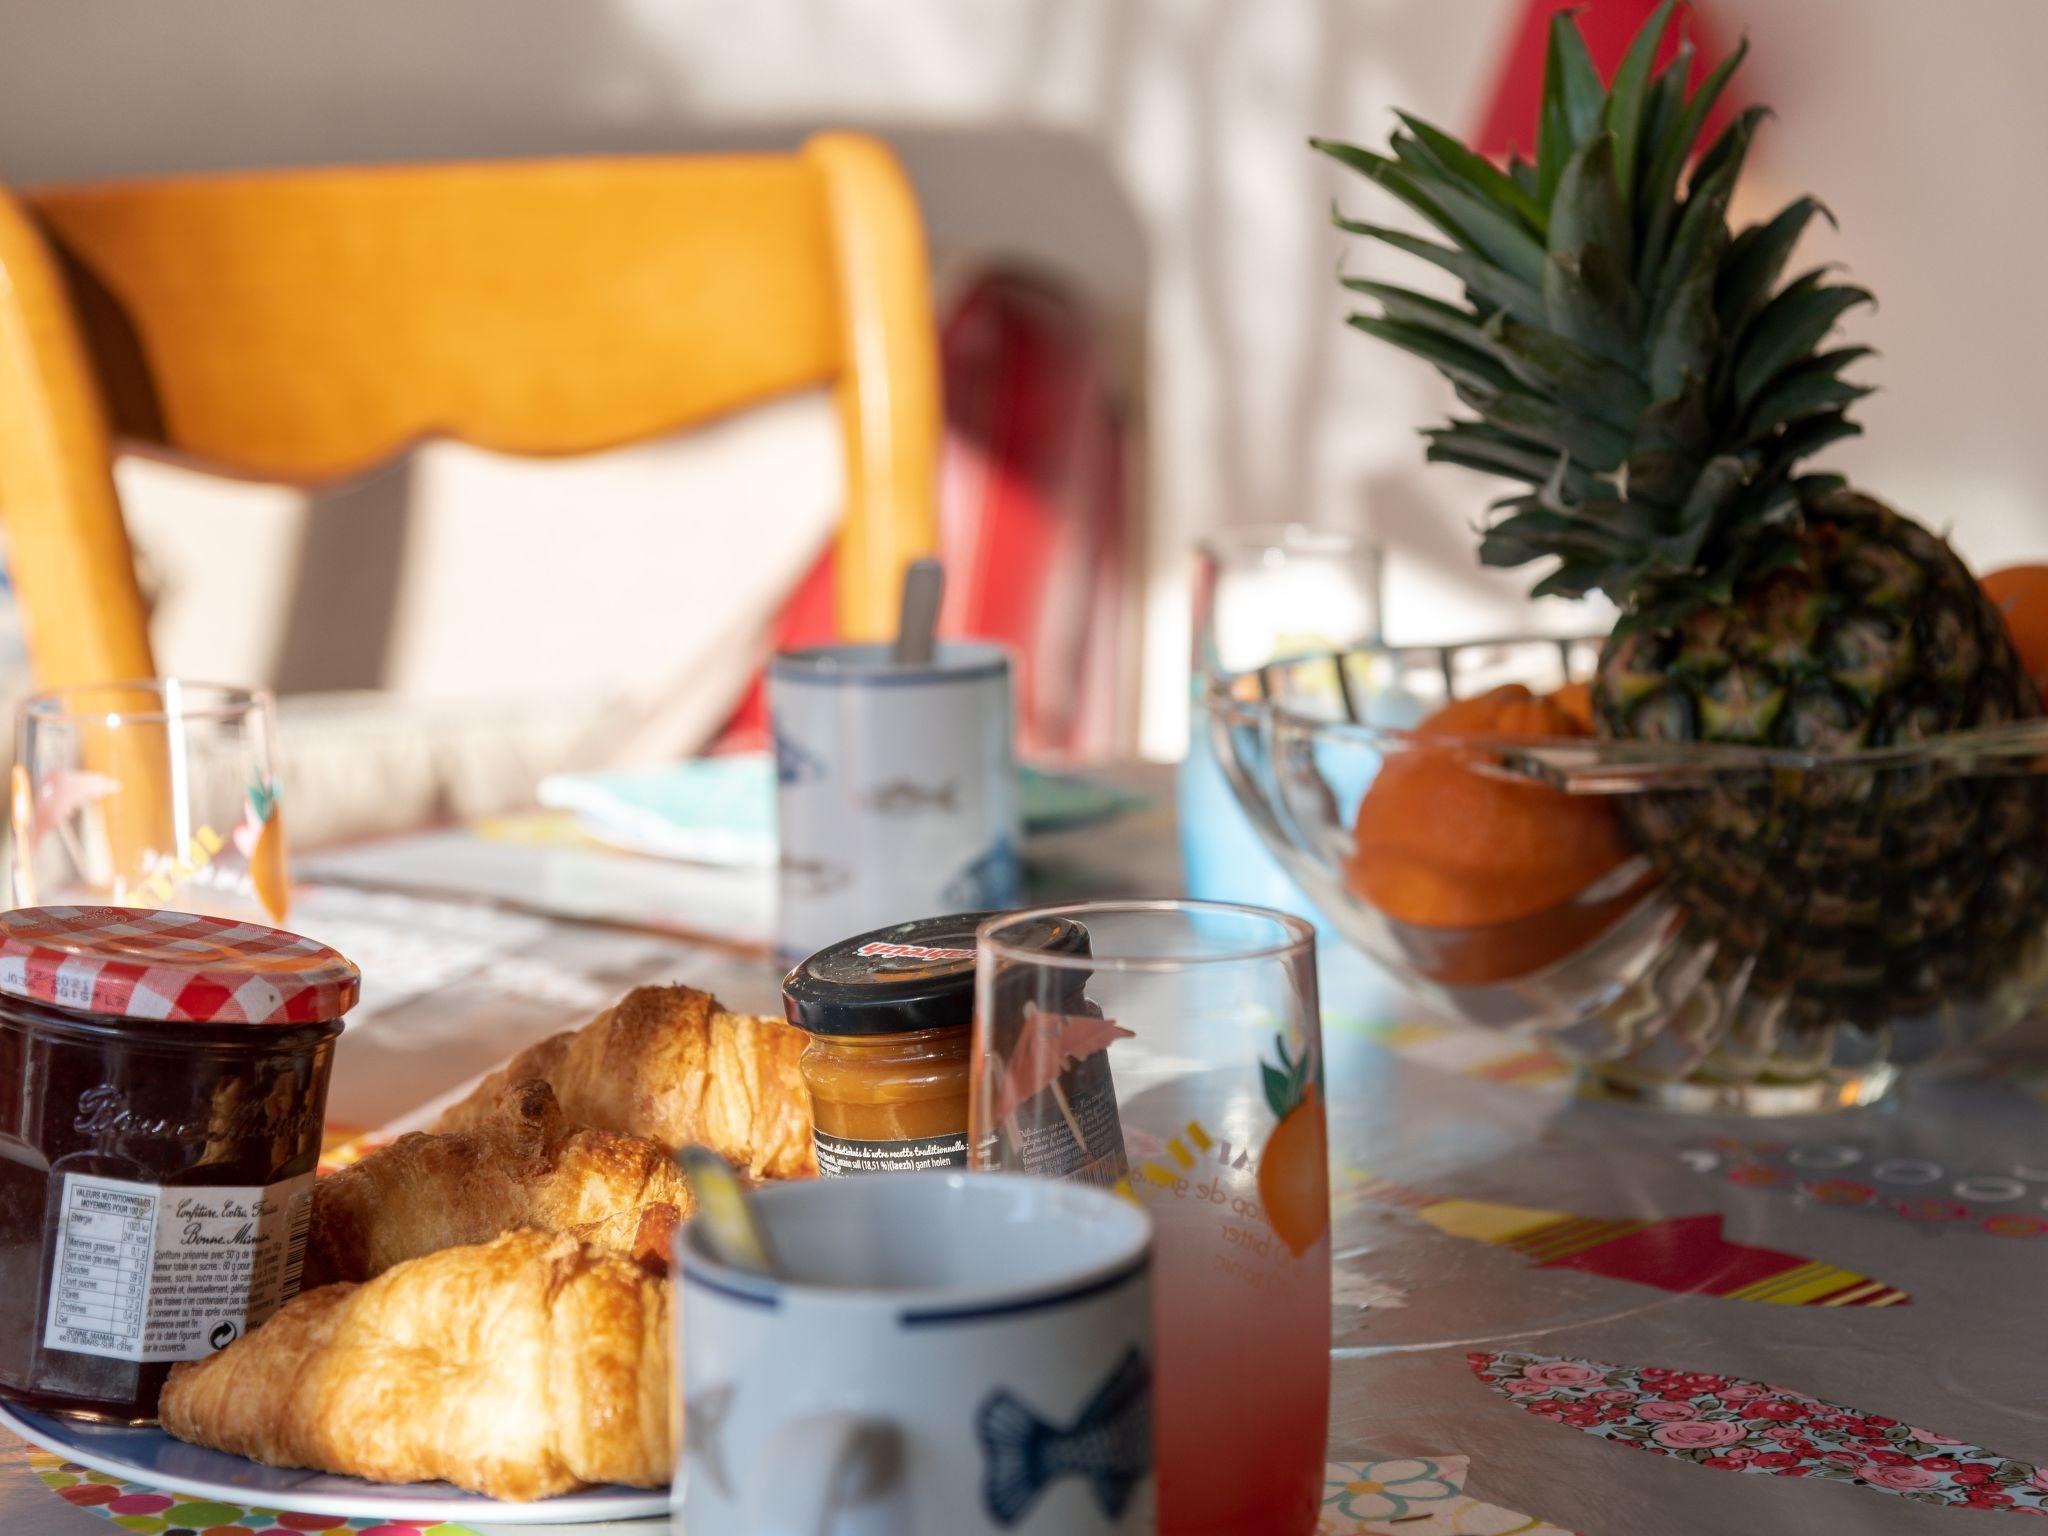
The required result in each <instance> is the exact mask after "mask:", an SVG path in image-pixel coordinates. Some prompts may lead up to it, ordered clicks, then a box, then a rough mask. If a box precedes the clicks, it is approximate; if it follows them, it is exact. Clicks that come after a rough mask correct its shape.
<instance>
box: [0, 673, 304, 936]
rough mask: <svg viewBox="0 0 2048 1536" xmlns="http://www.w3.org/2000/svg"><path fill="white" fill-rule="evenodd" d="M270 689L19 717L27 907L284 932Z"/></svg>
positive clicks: (116, 695)
mask: <svg viewBox="0 0 2048 1536" xmlns="http://www.w3.org/2000/svg"><path fill="white" fill-rule="evenodd" d="M273 717H274V709H273V706H272V704H271V699H270V695H269V694H268V693H267V692H265V691H263V690H262V689H256V688H231V687H226V686H223V685H220V684H216V683H193V682H185V681H182V680H180V679H178V678H154V679H150V680H147V681H140V682H129V683H103V684H93V685H89V686H84V687H77V688H61V689H57V690H55V691H53V692H49V693H41V694H37V695H35V696H34V697H32V698H30V699H29V700H28V701H27V702H26V703H24V704H23V705H22V709H21V716H20V722H19V733H18V738H17V741H16V754H15V762H14V775H13V793H12V801H13V813H12V819H13V831H14V848H13V854H14V857H13V862H12V872H11V884H12V889H13V899H14V904H15V905H16V906H50V905H80V904H86V905H90V904H101V905H107V906H118V907H168V908H172V909H175V910H178V911H184V912H199V913H203V914H205V915H207V916H211V917H229V918H238V919H243V920H246V921H250V922H261V923H282V922H283V921H284V920H285V918H286V916H287V915H288V913H289V911H290V907H291V883H290V880H289V877H288V874H287V861H286V853H285V836H284V820H283V817H282V815H281V814H280V811H279V806H278V792H277V734H276V726H275V724H274V718H273Z"/></svg>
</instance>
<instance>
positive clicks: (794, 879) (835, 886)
mask: <svg viewBox="0 0 2048 1536" xmlns="http://www.w3.org/2000/svg"><path fill="white" fill-rule="evenodd" d="M782 874H783V879H784V880H785V881H786V882H787V884H788V887H789V888H790V889H791V890H794V891H798V892H800V893H801V894H803V895H805V896H811V897H816V896H829V895H831V894H832V892H834V891H838V890H844V889H845V888H846V887H847V886H849V885H851V884H853V871H852V870H850V869H848V868H847V867H846V866H845V865H843V864H828V863H826V862H825V861H824V860H823V859H790V858H785V859H784V860H783V861H782Z"/></svg>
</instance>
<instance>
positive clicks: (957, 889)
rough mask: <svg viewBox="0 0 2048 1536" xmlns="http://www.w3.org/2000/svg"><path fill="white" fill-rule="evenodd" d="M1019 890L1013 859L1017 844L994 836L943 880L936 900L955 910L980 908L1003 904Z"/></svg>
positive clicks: (1020, 881) (1019, 874) (1019, 879)
mask: <svg viewBox="0 0 2048 1536" xmlns="http://www.w3.org/2000/svg"><path fill="white" fill-rule="evenodd" d="M1022 893H1023V879H1022V871H1021V869H1020V868H1019V866H1018V862H1017V845H1016V844H1015V843H1013V842H1012V841H1010V839H1009V838H1007V837H1002V838H998V839H996V841H995V842H993V843H991V844H990V845H989V846H988V847H987V848H986V849H984V850H983V851H982V852H981V854H980V855H979V856H978V857H976V859H975V860H974V862H973V863H971V864H969V865H968V866H967V867H966V868H965V869H963V870H961V871H960V873H959V874H957V875H955V876H954V877H953V878H952V879H951V880H949V881H947V882H946V888H945V890H944V891H943V892H941V893H940V898H939V899H940V900H941V901H943V902H945V903H946V905H947V906H948V907H951V908H954V909H956V910H958V911H962V912H969V911H981V910H983V909H986V908H990V907H1007V906H1009V905H1011V904H1012V903H1014V902H1015V901H1016V900H1017V899H1018V897H1019V896H1020V895H1021V894H1022Z"/></svg>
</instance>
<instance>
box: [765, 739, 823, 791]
mask: <svg viewBox="0 0 2048 1536" xmlns="http://www.w3.org/2000/svg"><path fill="white" fill-rule="evenodd" d="M823 777H825V760H824V759H823V758H822V757H820V756H818V754H817V753H815V752H813V751H812V750H811V749H810V748H809V747H807V746H805V745H804V744H803V743H802V742H800V741H797V740H795V739H794V738H792V737H790V736H788V735H786V734H785V733H783V732H781V731H777V732H776V733H775V782H776V783H778V784H809V783H812V782H813V781H815V780H817V779H822V778H823Z"/></svg>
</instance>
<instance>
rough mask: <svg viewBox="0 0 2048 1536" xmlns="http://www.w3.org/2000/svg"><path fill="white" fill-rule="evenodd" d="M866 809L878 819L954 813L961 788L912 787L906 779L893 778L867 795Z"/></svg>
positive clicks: (951, 783)
mask: <svg viewBox="0 0 2048 1536" xmlns="http://www.w3.org/2000/svg"><path fill="white" fill-rule="evenodd" d="M866 798H867V807H868V809H869V810H871V811H873V812H874V813H875V814H876V815H877V816H915V815H917V814H918V812H920V811H957V810H958V809H959V808H960V786H959V785H957V784H955V783H953V782H951V781H950V780H949V781H947V782H946V783H944V784H915V783H912V782H911V781H910V780H909V779H892V780H890V781H889V782H888V783H887V784H882V785H878V786H877V787H876V788H874V789H871V790H869V791H868V793H867V797H866Z"/></svg>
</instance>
